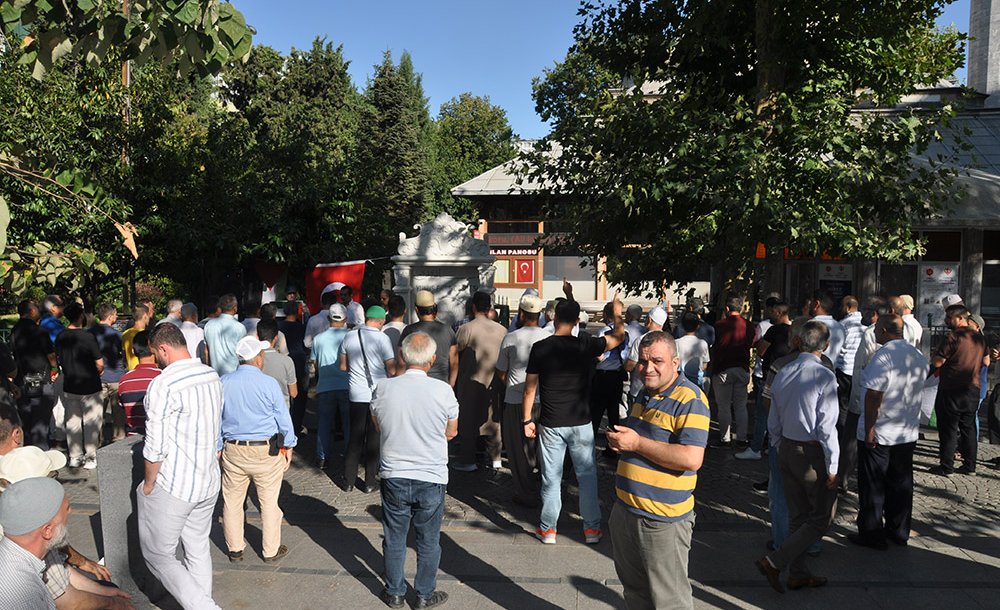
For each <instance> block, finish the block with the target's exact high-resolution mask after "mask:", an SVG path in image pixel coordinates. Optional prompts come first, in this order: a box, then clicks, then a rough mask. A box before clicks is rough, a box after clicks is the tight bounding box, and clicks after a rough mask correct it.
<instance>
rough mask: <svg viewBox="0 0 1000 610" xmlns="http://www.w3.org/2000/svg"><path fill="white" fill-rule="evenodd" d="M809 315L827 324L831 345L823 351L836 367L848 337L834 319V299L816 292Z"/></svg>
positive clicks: (826, 294)
mask: <svg viewBox="0 0 1000 610" xmlns="http://www.w3.org/2000/svg"><path fill="white" fill-rule="evenodd" d="M809 315H810V316H812V319H813V320H816V321H817V322H822V323H823V324H825V325H826V327H827V328H828V329H829V330H830V343H829V344H828V345H827V346H826V349H825V350H823V355H824V356H826V357H827V358H829V359H830V362H833V364H834V366H836V365H837V358H839V357H840V351H841V350H842V349H843V348H844V341H845V340H846V338H847V336H846V333H845V332H844V327H843V326H842V325H841V324H840V322H838V321H836V320H834V319H833V298H832V297H830V295H829V294H828V293H826V292H824V291H822V290H817V291H816V292H814V293H813V298H812V302H811V303H809Z"/></svg>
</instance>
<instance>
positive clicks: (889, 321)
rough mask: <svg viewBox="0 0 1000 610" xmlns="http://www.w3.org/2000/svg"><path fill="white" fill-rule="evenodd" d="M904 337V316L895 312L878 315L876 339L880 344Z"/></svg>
mask: <svg viewBox="0 0 1000 610" xmlns="http://www.w3.org/2000/svg"><path fill="white" fill-rule="evenodd" d="M902 338H903V318H902V317H900V316H899V315H897V314H895V313H890V314H886V315H884V316H879V317H878V322H876V323H875V340H876V341H878V342H879V343H880V344H885V343H888V342H889V341H892V340H894V339H902Z"/></svg>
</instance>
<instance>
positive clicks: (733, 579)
mask: <svg viewBox="0 0 1000 610" xmlns="http://www.w3.org/2000/svg"><path fill="white" fill-rule="evenodd" d="M928 436H929V437H930V438H928V439H927V440H922V441H921V442H920V444H919V446H918V449H917V454H916V461H917V465H916V468H917V470H918V473H917V475H916V497H915V511H914V523H913V537H912V538H911V542H910V545H909V546H908V547H906V548H899V547H893V548H891V549H889V550H888V551H884V552H879V551H873V550H869V549H862V548H857V547H854V546H853V545H851V544H850V543H849V542H847V540H846V538H845V535H846V533H848V532H850V531H852V523H853V519H854V516H855V514H856V499H857V497H856V496H855V495H853V494H849V495H847V496H843V495H842V496H841V501H840V504H839V513H838V517H837V520H836V523H835V526H834V528H833V529H832V531H831V532H830V533H829V534H828V536H827V537H826V540H825V542H824V547H823V552H822V554H821V556H820V557H818V558H816V559H814V560H812V565H813V566H814V570H815V572H816V573H818V574H822V575H825V576H828V577H829V578H830V583H829V585H828V586H827V587H825V588H823V589H819V590H814V591H798V592H789V593H787V594H785V595H778V594H776V593H774V592H772V591H771V590H770V588H768V586H767V584H766V582H765V581H764V579H763V578H762V577H761V576H760V575H759V574H758V573H757V572H756V570H755V569H754V567H753V565H752V563H751V562H752V560H753V559H755V558H757V557H759V556H760V555H762V554H763V553H764V548H765V544H766V542H767V540H768V538H769V528H768V524H767V518H768V515H767V498H766V497H765V496H763V495H760V494H757V493H755V492H754V491H753V490H752V487H751V483H752V482H754V481H757V480H760V479H761V478H763V475H764V473H765V471H766V460H762V461H759V462H741V461H738V460H735V459H734V458H733V451H732V450H731V449H727V448H716V447H713V448H710V449H709V451H708V453H707V458H706V464H705V466H704V468H703V469H702V471H701V475H700V477H699V482H698V488H697V491H696V496H697V500H698V506H697V524H696V526H695V535H694V541H693V548H692V552H691V566H690V574H691V578H692V580H693V581H694V589H695V599H696V606H697V607H700V608H710V607H717V608H758V607H759V608H843V607H845V605H849V606H850V607H851V608H852V610H863V609H866V608H886V607H890V606H894V607H898V606H903V607H905V606H907V605H912V606H915V607H942V606H945V605H951V606H952V607H955V608H979V607H983V608H996V607H998V606H1000V598H998V596H1000V537H998V533H1000V518H998V517H1000V515H998V505H997V500H998V497H1000V471H996V470H993V468H992V465H993V462H992V460H994V459H995V458H998V457H1000V447H993V446H990V445H987V444H985V443H984V444H981V445H980V467H979V474H978V476H967V475H953V476H951V477H949V478H941V477H936V476H933V475H930V474H927V473H926V472H924V471H925V470H926V468H927V467H928V466H930V465H932V464H933V463H935V462H934V459H935V457H934V456H935V455H936V450H937V443H936V440H935V439H934V435H933V432H929V433H928ZM312 442H313V437H312V435H308V436H306V437H304V438H303V441H302V445H301V449H300V451H298V452H297V453H296V458H295V462H294V464H293V466H292V468H291V469H290V470H289V472H288V473H287V475H286V479H285V484H284V487H283V490H282V499H281V505H282V508H283V510H284V512H285V521H286V524H285V526H284V529H283V542H284V543H285V544H287V545H288V546H289V548H290V550H291V552H290V554H289V556H288V557H287V558H285V559H284V560H282V561H281V562H280V563H279V564H277V565H270V564H265V563H263V561H262V560H261V559H260V556H259V552H260V530H259V526H260V519H259V515H258V514H257V512H256V508H255V507H254V506H252V505H251V506H250V508H249V511H248V527H247V539H248V543H249V547H248V549H247V553H246V555H247V559H246V560H245V561H244V562H242V563H240V564H231V563H229V561H228V560H227V558H226V556H225V553H224V547H225V545H224V543H223V542H222V528H221V524H219V523H216V524H215V526H214V527H213V534H212V537H213V557H214V564H215V581H214V582H215V593H214V595H215V599H216V600H217V601H218V602H219V604H220V605H221V606H222V607H223V608H227V609H229V608H262V607H282V608H295V609H298V608H303V609H306V608H317V609H319V608H341V607H343V608H379V607H384V606H382V604H381V602H380V601H379V600H378V599H377V597H376V595H377V593H378V591H379V590H380V589H381V581H380V579H379V574H380V571H381V565H382V562H381V525H380V522H379V511H380V509H379V498H378V494H370V495H365V494H363V493H361V492H360V491H355V492H353V493H350V494H347V493H344V492H342V491H341V490H340V489H339V487H338V486H337V485H336V484H335V481H334V480H333V479H332V478H331V477H332V476H334V475H333V473H337V472H339V470H338V469H339V467H340V464H339V463H334V464H333V466H332V467H331V468H330V469H329V471H328V472H329V473H330V474H328V473H326V472H321V471H318V470H317V469H315V468H313V467H312V466H311V465H310V460H309V459H308V458H309V457H310V456H311V449H312ZM612 474H613V464H611V463H610V462H605V461H602V463H601V485H600V489H601V500H602V508H603V509H604V514H605V519H606V518H607V515H608V512H609V509H610V506H611V498H612V494H613V486H612ZM61 478H62V480H63V481H64V482H65V483H66V486H67V488H68V489H69V493H70V498H71V501H72V504H73V509H74V513H73V515H72V521H71V527H72V530H71V541H72V543H73V544H74V545H75V546H77V548H78V549H80V550H81V551H83V552H85V553H88V554H91V556H100V552H99V551H98V548H99V545H100V541H99V538H100V534H99V532H100V522H99V519H100V514H99V498H98V491H97V487H98V480H97V474H96V471H92V472H87V471H83V470H80V471H74V472H69V473H68V474H66V475H65V476H63V477H61ZM509 478H510V475H509V472H508V471H507V470H506V469H505V468H503V469H500V470H498V471H492V470H480V471H479V472H476V473H457V472H452V474H451V483H450V485H449V488H448V498H447V507H446V514H445V522H444V526H443V533H442V541H441V542H442V548H443V557H442V563H441V571H440V577H439V588H440V589H442V590H445V591H447V592H448V593H449V594H450V595H451V597H452V599H451V600H450V601H449V604H448V607H452V608H515V609H517V610H528V609H533V608H623V607H624V602H623V600H622V595H621V590H622V589H621V586H620V584H619V583H618V580H617V578H616V575H615V571H614V565H613V563H612V560H611V543H610V539H608V538H606V539H605V540H604V541H602V542H601V543H600V544H598V545H595V546H587V545H584V544H583V540H582V538H583V536H582V532H581V531H580V530H581V525H580V521H579V517H578V515H577V513H576V510H577V502H576V489H575V487H574V486H573V484H572V482H570V483H569V484H568V485H567V486H566V489H565V494H564V495H565V503H564V517H563V520H562V521H561V522H560V525H559V531H560V536H559V542H558V544H556V545H554V546H547V545H542V544H540V543H539V542H538V541H536V540H535V539H534V538H533V536H532V535H531V532H532V531H533V530H534V526H535V524H536V520H537V516H538V514H537V509H536V510H532V509H526V508H522V507H518V506H517V505H514V504H513V503H512V502H511V501H510V499H511V491H510V487H509V484H508V483H509ZM410 555H411V556H410V558H409V563H408V575H409V577H412V574H413V571H414V569H415V562H414V561H413V557H412V555H413V553H412V551H411V553H410ZM136 601H137V607H154V606H153V604H151V603H150V602H149V601H148V600H147V599H144V598H143V599H137V600H136ZM411 601H412V599H411ZM161 603H163V602H161ZM161 607H163V608H173V607H175V606H173V605H172V604H171V603H163V605H162V606H161Z"/></svg>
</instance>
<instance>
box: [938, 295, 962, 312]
mask: <svg viewBox="0 0 1000 610" xmlns="http://www.w3.org/2000/svg"><path fill="white" fill-rule="evenodd" d="M962 302H963V301H962V297H960V296H958V295H957V294H949V295H948V296H946V297H945V298H943V299H941V304H942V305H944V306H945V308H946V309H947V308H948V307H951V306H952V305H958V304H960V303H962Z"/></svg>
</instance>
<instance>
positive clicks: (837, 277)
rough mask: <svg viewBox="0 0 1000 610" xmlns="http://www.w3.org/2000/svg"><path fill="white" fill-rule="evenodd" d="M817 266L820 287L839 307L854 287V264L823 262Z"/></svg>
mask: <svg viewBox="0 0 1000 610" xmlns="http://www.w3.org/2000/svg"><path fill="white" fill-rule="evenodd" d="M817 266H818V269H817V270H816V271H817V273H816V283H817V285H818V286H819V289H820V290H822V291H824V292H826V293H827V294H829V295H830V297H831V298H832V299H833V305H834V307H835V308H837V309H839V308H840V302H841V301H842V300H843V299H844V297H846V296H847V295H849V294H851V292H852V290H853V288H854V265H845V264H841V263H831V262H823V263H819V264H818V265H817Z"/></svg>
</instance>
